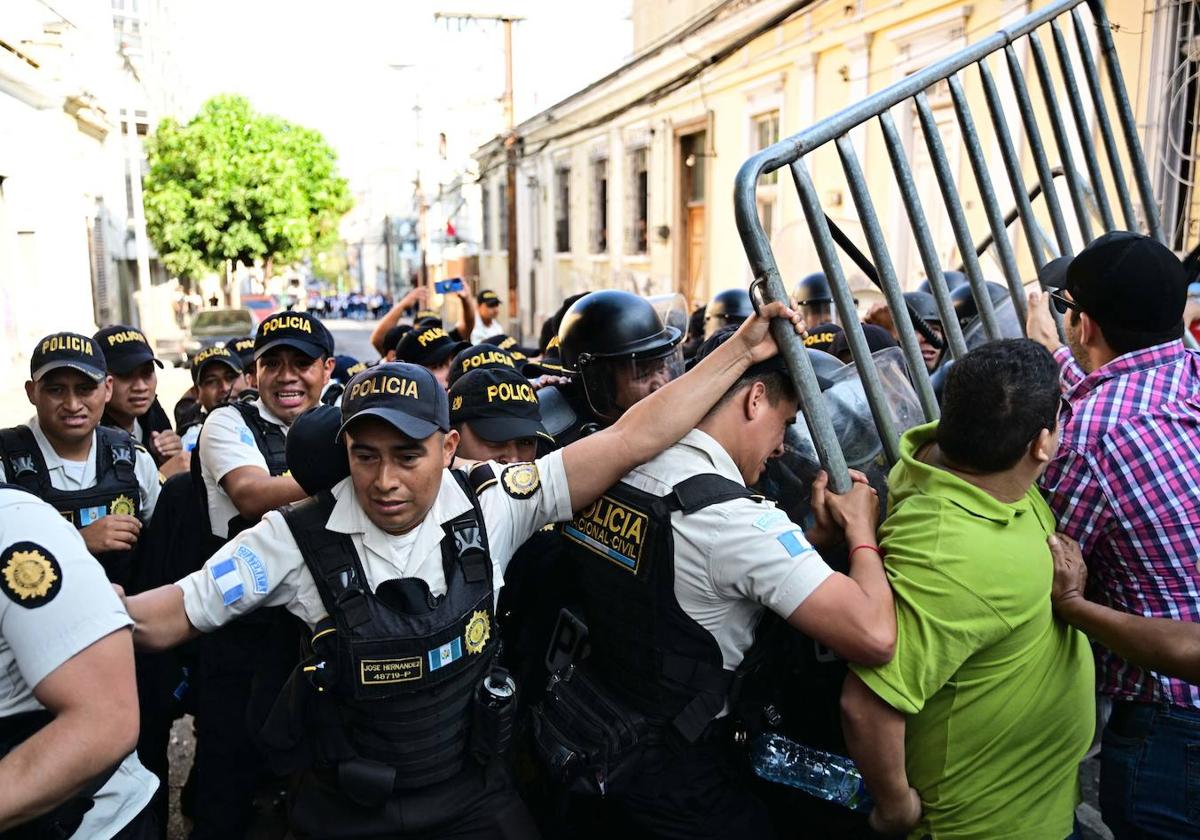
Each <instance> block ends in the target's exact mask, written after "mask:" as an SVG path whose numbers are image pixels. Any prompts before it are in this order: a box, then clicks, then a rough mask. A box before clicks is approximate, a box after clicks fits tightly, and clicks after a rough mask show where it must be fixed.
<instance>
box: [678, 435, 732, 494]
mask: <svg viewBox="0 0 1200 840" xmlns="http://www.w3.org/2000/svg"><path fill="white" fill-rule="evenodd" d="M678 445H680V446H690V447H692V448H693V449H698V450H700V451H701V452H702V453H704V455H705V456H707V457H708V460H709V461H711V462H712V465H713V472H715V473H716V474H717V475H719V476H721V477H722V478H728V479H729V480H730V481H736V482H737V483H738V484H741V485H742V486H743V487H744V486H745V485H746V481H745V479H743V478H742V471H741V470H739V469H738V467H737V464H735V463H734V462H733V459H732V458H730V457H729V453H728V452H726V451H725V447H723V446H721V444H719V443H718V442H717V440H716V438H714V437H713V436H712V435H710V434H708V432H702V431H700V430H699V429H692V430H691V431H690V432H688V433H687V434H686V435H684V436H683V437H682V438H680V440H679V444H678Z"/></svg>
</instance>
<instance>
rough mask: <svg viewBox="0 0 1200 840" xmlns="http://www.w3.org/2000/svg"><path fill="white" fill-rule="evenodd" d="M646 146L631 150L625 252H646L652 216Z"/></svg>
mask: <svg viewBox="0 0 1200 840" xmlns="http://www.w3.org/2000/svg"><path fill="white" fill-rule="evenodd" d="M646 158H647V154H646V148H645V147H644V146H643V147H642V148H640V149H632V150H630V152H629V187H628V189H627V191H626V193H625V195H626V201H627V202H628V205H629V208H628V212H627V213H626V214H625V218H626V220H627V221H626V222H625V253H627V254H644V253H646V225H647V223H648V220H649V216H650V180H649V178H648V177H647V172H646Z"/></svg>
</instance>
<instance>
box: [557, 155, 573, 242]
mask: <svg viewBox="0 0 1200 840" xmlns="http://www.w3.org/2000/svg"><path fill="white" fill-rule="evenodd" d="M554 250H555V251H557V252H558V253H560V254H567V253H570V251H571V170H570V169H569V168H567V167H562V168H560V169H556V170H554Z"/></svg>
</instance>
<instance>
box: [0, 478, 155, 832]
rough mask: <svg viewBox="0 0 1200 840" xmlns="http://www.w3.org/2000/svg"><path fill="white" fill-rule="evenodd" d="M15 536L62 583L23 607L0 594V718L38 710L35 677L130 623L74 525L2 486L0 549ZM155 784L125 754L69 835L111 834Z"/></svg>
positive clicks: (142, 803)
mask: <svg viewBox="0 0 1200 840" xmlns="http://www.w3.org/2000/svg"><path fill="white" fill-rule="evenodd" d="M17 542H31V543H34V544H36V546H38V547H39V548H41V549H43V550H44V551H45V552H47V553H49V554H50V555H52V556H53V558H54V561H55V563H57V565H58V567H59V570H60V575H59V577H60V580H59V586H60V588H59V590H58V592H57V594H55V595H54V597H53V598H51V599H50V600H48V601H44V602H42V603H41V604H39V605H37V606H35V607H25V606H21V604H20V601H18V600H16V599H14V598H13V597H12V596H11V595H9V594H8V593H7V591H6V592H5V593H4V594H0V717H9V716H12V715H15V714H20V713H22V712H32V711H36V710H38V709H41V708H42V706H41V704H40V703H38V701H37V699H36V698H35V697H34V696H33V689H34V687H36V686H37V685H38V683H40V682H41V681H42V680H43V679H45V678H46V677H47V676H48V675H49V674H50V673H51V672H53V671H54V670H55V669H57V668H58V667H59V666H60V665H62V664H63V663H64V662H66V661H67V660H68V659H70V658H71V657H72V656H74V655H75V654H77V653H79V652H80V651H81V650H83V649H84V648H87V647H88V646H90V645H92V644H93V643H95V642H97V641H99V640H100V639H102V638H104V637H105V636H107V635H109V634H110V633H114V632H116V631H117V630H120V629H122V628H125V627H131V626H132V625H133V621H132V620H130V618H129V616H128V615H127V614H126V613H125V609H124V608H123V607H122V606H121V602H120V600H119V599H118V598H117V596H116V593H114V592H113V589H112V586H111V585H110V584H109V582H108V580H107V579H106V578H105V577H104V570H103V569H102V568H101V567H100V564H99V563H97V562H96V560H95V558H94V557H92V556H91V555H90V554H88V551H87V547H86V546H85V545H84V544H83V538H82V537H80V536H79V532H78V531H76V530H75V529H74V528H72V527H71V526H70V525H69V524H68V523H67V522H66V520H64V519H63V518H62V516H60V515H59V514H58V512H57V511H55V510H54V508H52V507H50V505H48V504H46V503H45V502H42V501H39V500H37V499H35V498H33V497H32V496H31V495H30V494H28V493H24V492H21V491H18V490H7V489H0V550H4V549H7V548H8V547H9V546H12V545H13V543H17ZM8 562H10V561H9V560H8V559H4V560H3V562H0V566H4V565H6V564H7V563H8ZM100 723H101V724H102V722H100ZM157 788H158V779H156V778H155V777H154V774H152V773H150V772H149V771H148V770H146V768H144V767H143V766H142V765H141V762H139V761H138V758H137V753H136V752H134V753H130V754H129V755H128V756H127V757H126V758H125V760H124V761H123V762H122V763H121V766H120V767H119V768H117V771H116V773H114V774H113V776H112V778H110V779H109V780H108V781H107V782H106V783H105V785H104V787H103V788H101V789H100V791H99V792H98V793H97V794H96V797H95V803H96V804H95V805H94V806H93V807H92V809H91V810H90V811H88V813H87V815H86V816H85V817H84V820H83V823H82V825H80V827H79V829H78V830H77V831H76V833H75V835H74V836H76V837H81V838H82V837H86V838H97V840H106V838H109V837H112V836H113V835H114V834H116V833H117V832H118V831H119V830H120V829H122V828H123V827H124V826H125V825H126V824H127V823H128V822H129V821H130V820H132V819H133V818H134V817H135V816H137V815H138V813H139V812H141V810H142V808H144V807H145V806H146V803H148V802H149V801H150V797H151V796H153V795H154V791H155V790H156V789H157Z"/></svg>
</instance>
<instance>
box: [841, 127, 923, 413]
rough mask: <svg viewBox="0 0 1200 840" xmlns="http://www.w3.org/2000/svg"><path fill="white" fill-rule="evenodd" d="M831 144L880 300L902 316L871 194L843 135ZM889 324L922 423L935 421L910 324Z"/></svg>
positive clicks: (900, 293) (901, 301)
mask: <svg viewBox="0 0 1200 840" xmlns="http://www.w3.org/2000/svg"><path fill="white" fill-rule="evenodd" d="M834 142H835V143H836V144H837V150H838V154H839V155H840V156H841V158H842V169H844V170H845V172H846V182H847V184H848V185H849V187H850V196H851V197H852V198H853V199H854V206H855V207H856V208H858V216H859V218H860V219H862V222H863V232H864V233H865V234H866V237H867V247H868V248H870V249H871V256H872V257H873V258H874V260H875V270H876V276H877V280H878V284H879V287H880V289H882V290H883V296H884V298H886V299H887V303H888V308H889V309H891V311H892V312H895V313H901V312H904V311H906V310H907V308H908V306H907V304H906V303H905V301H904V291H903V290H902V289H901V288H900V279H899V278H898V277H897V276H896V269H895V267H894V266H893V265H892V256H891V254H890V253H889V252H888V247H887V241H886V238H885V237H884V235H883V229H882V228H881V227H880V226H879V217H878V216H877V215H876V213H875V204H874V202H872V201H871V193H870V191H869V190H868V189H867V179H866V176H864V175H863V171H862V166H861V165H859V162H858V155H857V154H856V153H855V151H854V144H853V143H852V142H851V141H850V138H849V137H848V136H847V135H845V134H843V135H842V136H841V137H839V138H838V139H837V140H836V141H834ZM892 321H893V323H894V324H895V325H896V330H897V331H898V332H899V333H900V350H901V352H903V353H904V360H905V361H906V362H907V363H908V369H909V370H910V371H917V372H918V373H916V374H914V375H913V376H912V377H911V378H912V381H913V384H914V385H915V386H916V389H917V399H918V400H920V402H921V411H922V413H924V415H925V420H926V422H929V421H931V420H937V419H938V417H940V416H941V411H940V410H939V409H938V404H937V397H936V396H935V395H934V393H933V384H932V383H931V382H930V381H929V377H928V376H921V375H920V373H919V372H920V371H923V370H924V369H925V359H924V358H923V357H922V356H921V347H920V345H919V344H918V343H917V335H916V333H915V332H914V331H913V326H914V325H913V323H912V320H911V319H910V318H895V317H894V318H893V319H892ZM851 352H852V353H857V352H858V351H857V350H855V349H854V348H853V347H851ZM854 358H855V360H856V361H857V360H858V356H857V355H855V356H854Z"/></svg>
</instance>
